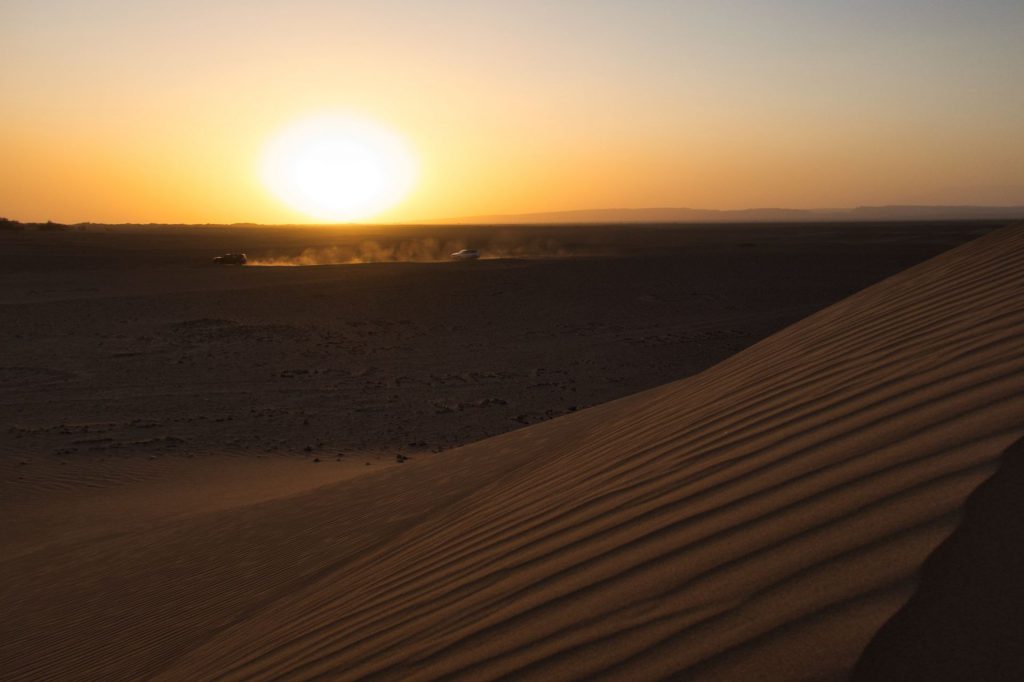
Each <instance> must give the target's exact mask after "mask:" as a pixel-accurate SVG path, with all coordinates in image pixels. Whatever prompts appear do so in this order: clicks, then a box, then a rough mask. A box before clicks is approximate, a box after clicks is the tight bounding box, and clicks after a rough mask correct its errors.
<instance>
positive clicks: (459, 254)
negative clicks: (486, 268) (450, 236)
mask: <svg viewBox="0 0 1024 682" xmlns="http://www.w3.org/2000/svg"><path fill="white" fill-rule="evenodd" d="M451 257H452V258H454V259H455V260H475V259H477V258H479V257H480V252H479V251H477V250H476V249H462V250H461V251H456V252H455V253H453V254H451Z"/></svg>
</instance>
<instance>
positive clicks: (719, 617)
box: [166, 228, 1024, 679]
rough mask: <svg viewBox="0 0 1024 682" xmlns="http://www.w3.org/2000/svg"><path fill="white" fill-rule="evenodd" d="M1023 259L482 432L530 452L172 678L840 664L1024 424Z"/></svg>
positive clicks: (987, 247)
mask: <svg viewBox="0 0 1024 682" xmlns="http://www.w3.org/2000/svg"><path fill="white" fill-rule="evenodd" d="M1022 273H1024V232H1022V231H1021V230H1020V229H1019V228H1018V229H1009V230H1004V231H1001V232H998V233H995V234H992V235H989V236H987V237H984V238H982V239H980V240H977V241H976V242H972V243H971V244H968V245H966V246H963V247H961V248H959V249H956V250H954V251H952V252H949V253H947V254H944V255H942V256H939V257H938V258H935V259H933V260H932V261H929V262H928V263H925V264H923V265H921V266H918V267H915V268H912V269H911V270H908V271H907V272H905V273H902V274H901V275H898V276H896V277H893V278H890V279H889V280H887V281H885V282H882V283H880V284H878V285H876V286H874V287H871V288H869V289H867V290H865V291H864V292H862V293H860V294H857V295H855V296H853V297H851V298H849V299H847V300H846V301H843V302H841V303H839V304H837V305H835V306H832V307H830V308H828V309H826V310H824V311H822V312H820V313H818V314H815V315H812V316H811V317H810V318H808V319H806V320H804V321H803V322H801V323H798V324H796V325H793V326H792V327H790V328H788V329H787V330H784V331H783V332H781V333H779V334H776V335H775V336H773V337H771V338H769V339H767V340H765V341H763V342H761V343H759V344H757V345H756V346H754V347H752V348H751V349H748V350H747V351H745V352H743V353H741V354H739V355H737V356H735V357H733V358H731V359H729V360H727V361H726V362H723V363H721V364H720V365H718V366H716V367H715V368H713V369H711V370H708V371H706V372H704V373H703V374H701V375H699V376H697V377H694V378H692V379H688V380H684V381H681V382H677V383H675V384H671V385H669V386H665V387H662V388H659V389H655V390H653V391H648V392H645V393H644V394H640V395H637V396H633V397H630V398H626V399H623V400H620V401H616V402H614V403H611V404H608V405H605V406H601V407H598V408H594V409H592V410H588V411H586V412H583V413H580V414H577V415H571V416H569V417H565V418H562V419H560V420H555V421H554V422H552V423H550V424H545V425H542V426H543V427H545V428H543V429H541V427H533V428H531V429H525V430H523V431H521V432H517V433H514V434H510V435H509V436H506V437H502V438H499V439H493V440H492V441H486V442H484V443H480V444H477V445H475V446H470V447H468V448H464V449H463V450H464V451H466V452H477V453H480V456H481V457H485V456H494V457H500V456H501V454H500V453H501V452H502V451H504V452H509V451H512V450H523V449H527V450H530V451H531V452H532V453H533V455H532V460H533V461H532V463H531V464H530V465H529V466H521V467H519V468H518V469H515V470H514V471H512V472H511V473H509V474H508V475H507V476H506V478H504V479H503V480H501V481H500V484H495V485H491V486H486V487H484V488H483V489H481V490H479V491H477V492H476V493H474V494H471V495H469V496H468V497H466V498H464V499H462V500H461V501H460V502H458V503H455V504H453V505H451V506H448V507H446V508H444V509H440V510H438V511H435V512H434V513H433V516H431V517H428V518H425V519H423V520H422V521H421V522H420V523H419V524H418V525H416V526H415V527H414V528H411V529H408V530H406V531H404V532H403V533H402V534H401V535H399V536H398V537H396V538H394V539H393V540H391V541H389V542H387V543H385V544H384V545H383V546H380V547H378V548H377V549H376V550H375V551H374V552H372V553H371V554H369V555H368V556H366V557H363V558H361V559H359V560H357V561H356V562H355V563H354V564H351V565H349V566H347V567H346V569H345V570H344V572H339V573H338V574H335V575H331V576H327V577H325V578H324V579H323V580H321V581H320V582H319V583H317V584H315V585H312V586H309V587H307V588H305V589H303V590H300V591H298V592H297V593H295V594H293V595H289V596H288V597H286V598H284V599H282V600H280V601H279V602H277V603H275V604H273V605H272V606H270V607H268V609H267V610H266V612H264V613H262V614H259V615H257V616H255V617H254V618H253V619H252V620H251V621H248V622H245V623H241V624H238V625H236V626H235V627H233V628H230V629H228V630H226V631H225V632H224V633H223V634H222V635H221V636H219V637H218V638H216V639H214V640H212V641H211V642H209V643H208V644H207V645H205V646H203V647H201V648H199V649H197V650H196V651H194V652H192V653H191V654H190V655H188V656H186V657H185V658H183V659H182V660H181V661H179V662H178V664H177V665H176V666H174V667H171V668H170V669H168V670H167V671H166V673H167V677H168V678H173V677H180V676H183V675H185V676H187V675H197V674H202V675H208V674H210V673H212V672H215V671H219V673H220V674H222V675H223V676H224V677H226V678H242V677H246V678H248V677H273V676H277V675H283V674H288V675H293V676H296V677H312V676H317V675H327V676H330V677H342V678H357V677H370V678H372V677H382V678H392V679H397V678H402V679H428V678H436V677H439V676H451V677H456V678H457V677H460V676H465V677H467V678H474V679H481V678H493V677H498V676H502V675H508V674H515V675H516V676H517V677H531V676H535V677H537V678H538V679H541V678H543V679H553V678H579V677H595V676H599V675H602V674H604V675H609V676H611V677H618V678H628V679H648V678H656V677H663V676H666V675H672V674H680V673H682V672H684V671H686V672H687V673H688V674H690V675H693V676H697V677H703V676H707V677H708V678H716V679H722V678H723V676H724V677H725V678H736V679H740V678H742V676H743V675H744V674H745V673H744V671H746V672H747V673H749V671H750V670H752V669H754V668H751V667H750V666H754V667H755V668H757V669H760V670H761V672H762V673H766V670H767V673H766V674H768V676H769V677H774V678H776V679H787V678H792V677H793V676H796V675H797V673H799V676H800V677H807V676H812V675H830V674H842V673H843V672H844V671H846V670H848V669H849V667H850V666H851V665H852V663H853V661H854V660H855V658H856V656H857V655H858V654H859V651H860V649H861V648H862V647H863V645H864V644H865V643H866V641H867V639H868V638H869V637H870V635H871V633H873V632H874V631H875V630H876V629H877V628H878V627H879V626H880V625H881V623H882V622H884V620H885V619H886V618H887V617H888V616H889V615H890V614H891V613H892V612H893V611H894V610H895V609H896V608H898V606H899V605H900V604H901V603H902V602H903V600H905V599H906V598H907V596H908V595H909V594H910V590H911V589H912V584H913V577H914V575H915V571H916V570H917V567H918V566H919V565H920V563H921V561H922V560H923V558H924V557H925V556H926V555H927V554H928V552H930V551H931V549H932V548H934V547H935V545H936V544H937V543H938V542H940V541H941V540H942V539H943V538H944V537H945V536H946V535H947V534H948V533H949V532H950V531H951V530H952V528H953V527H954V525H955V523H956V518H957V516H956V514H957V510H958V509H959V507H960V505H961V504H962V502H963V500H964V498H965V497H966V496H967V495H968V494H969V493H970V491H971V490H973V489H974V487H976V486H977V485H978V484H979V483H980V482H981V481H983V480H984V479H985V478H986V477H987V476H989V475H990V474H991V472H992V471H993V469H994V466H995V463H994V461H995V458H996V457H997V456H998V454H999V453H1000V452H1001V451H1002V449H1003V448H1005V446H1006V445H1007V444H1008V443H1009V442H1011V441H1012V440H1014V438H1015V437H1016V436H1017V435H1019V434H1020V433H1021V431H1022V430H1024V423H1022V421H1024V420H1021V418H1020V417H1021V414H1024V400H1022V398H1021V397H1020V396H1021V394H1022V388H1024V349H1021V347H1020V344H1019V338H1020V334H1021V331H1022V330H1024V304H1022V300H1024V297H1022V293H1024V290H1022V281H1024V277H1022ZM559 428H564V429H566V430H567V431H569V430H571V432H572V433H571V434H568V433H567V434H559ZM534 429H537V431H534ZM531 432H533V433H531ZM541 433H543V434H544V438H543V439H540V440H541V442H536V443H531V442H530V437H531V436H533V435H538V436H539V435H540V434H541ZM580 434H582V435H580ZM560 435H561V437H560ZM517 439H521V441H520V442H517ZM484 453H486V454H484ZM463 456H465V454H464V455H463ZM442 459H443V458H442ZM440 463H441V462H440V461H439V462H438V464H440ZM425 494H426V493H425ZM823 622H825V623H828V624H829V625H828V627H822V623H823ZM808 648H813V649H814V650H815V651H817V652H818V655H817V656H814V657H811V658H810V659H808V657H807V656H806V653H807V650H808ZM766 662H771V667H770V668H767V669H766V668H765V667H764V666H765V663H766Z"/></svg>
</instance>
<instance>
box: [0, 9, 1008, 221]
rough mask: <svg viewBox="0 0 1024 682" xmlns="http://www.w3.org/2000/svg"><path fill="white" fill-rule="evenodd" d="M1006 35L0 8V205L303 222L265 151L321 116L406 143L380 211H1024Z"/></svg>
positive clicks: (701, 19) (950, 23) (726, 16)
mask: <svg viewBox="0 0 1024 682" xmlns="http://www.w3.org/2000/svg"><path fill="white" fill-rule="evenodd" d="M894 5H898V6H899V7H898V8H896V7H894ZM1022 38H1024V3H1020V2H1019V1H1014V2H997V1H995V0H992V1H987V2H973V3H947V2H936V1H932V2H924V1H921V0H915V1H911V2H904V3H889V2H881V1H880V0H866V1H864V2H858V3H846V2H842V3H840V2H820V3H808V2H802V1H798V0H787V1H778V2H747V3H743V2H737V3H723V2H699V1H695V2H691V3H679V2H668V1H662V0H647V1H645V2H613V1H611V0H590V1H583V0H576V1H571V0H568V1H565V2H558V3H553V2H540V1H522V2H488V1H487V0H476V1H473V2H470V1H468V0H467V1H464V2H462V1H453V0H438V1H437V2H429V3H425V2H413V1H411V0H407V1H401V0H393V1H381V2H374V3H367V2H343V1H334V2H328V1H327V0H321V1H312V0H298V1H296V2H289V3H271V2H258V1H245V2H243V1H241V0H225V1H221V2H209V1H204V2H192V1H187V0H186V1H179V2H143V3H140V2H127V1H117V2H114V1H111V0H92V1H86V0H35V1H29V0H8V1H7V2H5V3H3V5H0V64H2V66H0V92H3V93H4V98H3V102H4V104H3V106H2V107H0V119H2V125H0V157H2V158H3V163H2V164H0V215H2V216H6V217H9V218H13V219H18V220H26V221H28V220H48V219H51V220H56V221H60V222H78V221H95V222H199V223H205V222H241V221H253V222H262V223H280V222H311V221H313V218H311V217H310V216H308V215H305V214H303V213H302V212H301V211H298V210H296V209H294V208H291V207H289V206H287V205H284V204H283V203H282V202H281V201H280V200H279V199H277V198H276V197H275V196H274V195H273V194H272V193H271V192H269V191H268V189H267V188H266V187H265V186H264V184H263V182H262V180H261V174H260V163H261V158H262V154H263V150H264V149H265V147H266V144H267V142H268V140H269V139H270V138H271V137H272V136H273V135H274V134H275V132H276V131H278V130H279V129H281V128H282V127H283V126H285V125H287V124H288V123H289V122H291V121H293V120H295V119H298V118H302V117H305V116H309V115H311V114H317V113H322V112H333V113H341V114H353V115H356V116H358V117H361V118H369V119H372V120H375V121H377V122H379V123H380V124H381V125H385V126H387V127H389V128H391V129H392V130H394V131H396V132H397V133H398V134H400V135H401V136H402V137H403V138H404V139H405V141H406V143H407V145H408V147H409V148H411V149H412V150H413V151H414V154H415V156H416V158H417V159H418V166H419V176H418V177H419V180H418V182H417V183H416V185H415V187H414V189H413V191H412V192H411V193H410V194H409V195H408V196H407V197H406V199H405V200H404V201H402V202H400V203H399V204H397V205H395V206H394V207H393V208H392V209H390V210H388V211H386V212H384V213H381V214H380V215H378V216H376V220H380V221H389V222H390V221H411V220H416V219H429V218H438V217H449V216H460V215H474V214H487V213H516V212H528V211H547V210H559V209H574V208H604V207H646V206H689V207H696V208H747V207H762V206H785V207H794V208H810V207H839V206H854V205H861V204H889V203H933V204H936V203H941V204H963V203H977V204H1024V124H1022V121H1024V88H1021V87H1020V84H1019V79H1020V74H1022V73H1024V49H1022V48H1021V44H1022Z"/></svg>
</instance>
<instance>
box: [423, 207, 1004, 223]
mask: <svg viewBox="0 0 1024 682" xmlns="http://www.w3.org/2000/svg"><path fill="white" fill-rule="evenodd" d="M1017 218H1020V219H1024V206H858V207H856V208H824V209H796V208H748V209H742V210H733V211H718V210H711V209H699V208H600V209H583V210H576V211H548V212H544V213H516V214H503V215H479V216H466V217H463V218H448V219H440V220H426V221H423V222H425V223H433V224H438V223H440V224H459V223H461V224H470V225H475V224H500V225H512V224H522V223H544V224H551V223H562V224H566V223H568V224H593V223H793V222H827V221H860V220H863V221H879V220H881V221H885V220H894V221H895V220H986V219H990V220H1012V219H1017Z"/></svg>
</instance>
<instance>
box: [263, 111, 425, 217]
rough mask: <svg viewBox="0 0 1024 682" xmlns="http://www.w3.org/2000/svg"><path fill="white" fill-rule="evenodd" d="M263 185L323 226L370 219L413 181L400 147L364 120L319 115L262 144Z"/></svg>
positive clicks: (402, 194) (393, 135)
mask: <svg viewBox="0 0 1024 682" xmlns="http://www.w3.org/2000/svg"><path fill="white" fill-rule="evenodd" d="M262 171H263V182H264V184H266V186H267V188H268V189H270V191H271V192H272V193H273V194H274V195H275V196H277V197H278V198H279V199H281V200H282V201H284V202H285V203H286V204H288V205H289V206H291V207H292V208H294V209H296V210H298V211H300V212H302V213H304V214H305V215H307V216H309V217H311V218H315V219H317V220H324V221H332V222H333V221H353V220H364V219H367V218H372V217H373V216H375V215H378V214H379V213H381V212H383V211H385V210H387V209H389V208H391V207H392V206H394V205H396V204H397V203H398V202H399V201H401V200H402V199H403V198H404V197H405V196H406V195H407V194H408V193H409V191H410V190H411V189H412V186H413V183H414V181H415V175H416V173H415V163H414V162H413V156H412V154H411V152H410V151H409V149H408V147H407V145H406V144H405V142H404V141H403V140H402V139H401V138H400V137H399V136H398V135H397V134H396V133H394V132H392V131H390V130H388V129H387V128H385V127H384V126H381V125H379V124H376V123H374V122H372V121H369V120H363V119H359V118H354V117H350V116H337V115H321V116H312V117H308V118H304V119H300V120H297V121H294V122H293V123H291V124H289V125H287V126H285V127H284V128H283V129H282V130H281V131H279V132H278V133H277V134H276V135H275V136H274V137H273V138H272V139H271V140H270V142H269V143H268V144H267V147H266V150H265V153H264V156H263V168H262Z"/></svg>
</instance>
